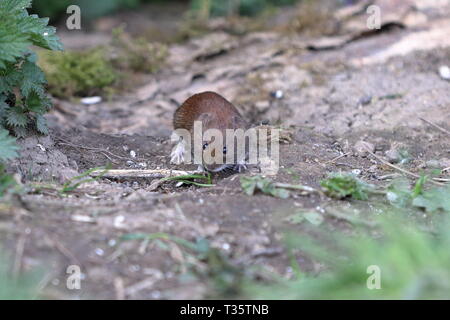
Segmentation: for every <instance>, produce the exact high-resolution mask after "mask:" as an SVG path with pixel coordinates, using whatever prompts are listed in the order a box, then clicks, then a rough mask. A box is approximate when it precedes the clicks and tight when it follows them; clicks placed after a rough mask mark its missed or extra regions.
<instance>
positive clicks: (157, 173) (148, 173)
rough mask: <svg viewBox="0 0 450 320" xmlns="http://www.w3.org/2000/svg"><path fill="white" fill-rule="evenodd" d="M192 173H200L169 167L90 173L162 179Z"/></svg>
mask: <svg viewBox="0 0 450 320" xmlns="http://www.w3.org/2000/svg"><path fill="white" fill-rule="evenodd" d="M190 174H198V172H196V171H182V170H168V169H158V170H151V169H148V170H137V169H118V170H108V171H107V172H106V173H105V171H104V170H95V171H93V172H91V173H90V174H89V175H90V176H91V177H102V178H107V179H119V178H121V179H127V178H129V179H132V178H150V179H161V178H167V177H177V176H184V175H190Z"/></svg>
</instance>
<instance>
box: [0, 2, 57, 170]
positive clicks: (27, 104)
mask: <svg viewBox="0 0 450 320" xmlns="http://www.w3.org/2000/svg"><path fill="white" fill-rule="evenodd" d="M31 2H32V0H0V162H1V161H5V160H9V159H11V158H13V157H14V156H15V149H16V146H15V144H14V143H13V141H12V140H13V137H12V136H16V137H24V136H25V135H26V134H27V133H29V132H37V133H41V134H47V133H48V129H47V125H46V122H45V119H44V117H43V115H44V114H45V113H46V112H47V111H48V110H49V109H50V107H51V101H50V99H49V98H48V97H47V95H46V92H45V84H46V80H45V76H44V73H43V72H42V70H41V69H40V68H39V67H38V66H37V65H36V61H37V55H36V53H35V52H34V51H33V50H32V46H37V47H41V48H44V49H49V50H62V45H61V43H60V41H59V39H58V37H57V36H56V34H55V32H56V29H55V28H53V27H50V26H48V18H39V17H38V16H37V15H30V14H28V11H27V8H29V7H31Z"/></svg>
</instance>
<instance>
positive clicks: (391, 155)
mask: <svg viewBox="0 0 450 320" xmlns="http://www.w3.org/2000/svg"><path fill="white" fill-rule="evenodd" d="M385 155H386V158H387V160H388V161H389V162H390V163H398V162H400V160H401V158H402V156H401V155H400V152H399V151H398V150H397V149H390V150H388V151H386V152H385Z"/></svg>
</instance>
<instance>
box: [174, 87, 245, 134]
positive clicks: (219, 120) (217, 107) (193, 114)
mask: <svg viewBox="0 0 450 320" xmlns="http://www.w3.org/2000/svg"><path fill="white" fill-rule="evenodd" d="M203 115H208V116H209V118H210V119H212V121H210V122H209V125H208V126H209V127H211V128H214V129H236V128H243V127H244V126H245V121H244V120H243V118H242V116H241V115H240V114H239V111H238V110H237V109H236V108H235V107H234V106H233V105H232V104H231V103H230V102H229V101H228V100H226V99H225V98H224V97H222V96H221V95H219V94H217V93H215V92H202V93H198V94H195V95H193V96H191V97H190V98H188V99H187V100H186V101H185V102H184V103H183V104H182V105H181V106H180V107H179V108H178V109H177V110H176V111H175V114H174V117H173V126H174V129H186V130H189V131H191V130H192V128H193V125H194V121H201V119H202V116H203ZM204 129H210V128H204Z"/></svg>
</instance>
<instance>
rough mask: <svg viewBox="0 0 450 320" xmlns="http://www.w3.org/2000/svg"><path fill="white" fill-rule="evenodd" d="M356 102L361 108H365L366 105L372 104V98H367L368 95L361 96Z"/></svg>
mask: <svg viewBox="0 0 450 320" xmlns="http://www.w3.org/2000/svg"><path fill="white" fill-rule="evenodd" d="M358 102H359V104H360V105H362V106H367V105H368V104H370V103H371V102H372V96H369V95H366V96H362V97H361V98H360V99H359V101H358Z"/></svg>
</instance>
